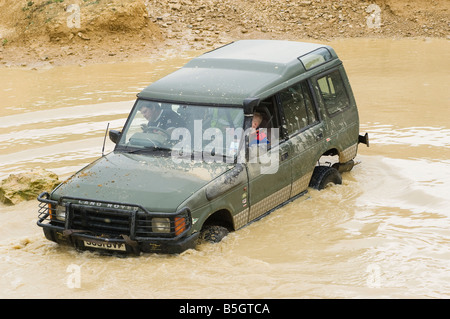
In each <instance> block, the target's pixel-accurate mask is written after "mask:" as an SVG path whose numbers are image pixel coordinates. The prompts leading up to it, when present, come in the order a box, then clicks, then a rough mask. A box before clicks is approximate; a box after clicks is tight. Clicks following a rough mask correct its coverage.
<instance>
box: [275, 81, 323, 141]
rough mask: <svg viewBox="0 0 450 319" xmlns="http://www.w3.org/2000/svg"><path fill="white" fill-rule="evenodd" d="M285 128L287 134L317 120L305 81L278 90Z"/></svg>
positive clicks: (293, 132)
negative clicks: (280, 90)
mask: <svg viewBox="0 0 450 319" xmlns="http://www.w3.org/2000/svg"><path fill="white" fill-rule="evenodd" d="M280 100H281V105H282V107H283V113H284V120H285V123H284V124H285V128H286V129H287V132H288V134H289V135H292V134H295V133H296V132H298V131H301V130H302V129H304V128H305V127H308V126H310V125H312V124H314V123H316V122H318V116H317V113H316V109H315V107H314V104H313V100H312V98H311V91H310V89H309V86H308V83H307V82H300V83H297V84H295V85H293V86H291V87H290V88H288V89H286V90H284V91H282V92H280Z"/></svg>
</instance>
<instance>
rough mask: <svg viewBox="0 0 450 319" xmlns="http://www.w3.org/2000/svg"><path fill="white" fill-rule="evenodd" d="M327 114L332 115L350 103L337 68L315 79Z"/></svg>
mask: <svg viewBox="0 0 450 319" xmlns="http://www.w3.org/2000/svg"><path fill="white" fill-rule="evenodd" d="M317 84H318V85H319V90H320V94H321V96H322V99H323V102H324V104H325V108H326V109H327V112H328V114H330V115H333V114H335V113H337V112H339V111H342V110H343V109H345V108H346V107H347V106H349V105H350V102H349V99H348V95H347V91H346V90H345V86H344V83H343V81H342V77H341V74H340V73H339V71H338V70H336V71H333V72H331V73H330V74H327V75H326V76H324V77H321V78H319V79H318V80H317Z"/></svg>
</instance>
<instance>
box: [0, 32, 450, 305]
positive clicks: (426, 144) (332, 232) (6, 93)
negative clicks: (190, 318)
mask: <svg viewBox="0 0 450 319" xmlns="http://www.w3.org/2000/svg"><path fill="white" fill-rule="evenodd" d="M331 45H332V46H334V47H335V49H336V50H337V52H338V54H340V56H341V58H342V60H343V61H344V64H345V66H346V68H347V70H348V73H349V77H350V81H351V83H352V87H353V90H354V92H355V95H356V98H357V102H358V105H359V111H360V117H361V131H362V132H369V135H370V142H371V146H370V148H366V147H365V146H361V147H360V149H359V155H358V158H357V160H358V161H359V162H361V163H360V164H359V165H357V166H355V168H354V169H353V170H352V171H351V172H349V173H344V176H343V180H344V183H343V185H339V186H335V187H333V188H331V189H327V190H325V191H321V192H318V191H312V190H311V191H310V192H309V194H308V195H307V196H304V197H302V198H300V199H298V200H296V201H294V202H292V203H290V204H289V205H286V206H285V207H283V208H281V209H279V210H277V211H275V212H273V213H272V214H270V215H269V216H267V217H265V218H264V219H262V220H260V221H258V222H255V223H253V224H251V225H249V226H248V227H245V228H243V229H241V230H239V231H238V232H235V233H232V234H230V235H229V236H228V237H227V238H226V239H225V240H224V241H223V242H221V243H219V244H217V245H204V246H201V247H199V248H198V249H196V250H190V251H187V252H185V253H183V254H181V255H179V256H166V255H143V256H140V257H132V258H110V257H105V256H100V255H97V254H94V253H89V252H83V253H80V252H76V251H74V250H73V249H71V248H65V247H61V246H57V245H56V244H54V243H52V242H49V241H47V240H46V239H44V237H43V234H42V230H41V229H40V228H38V227H36V215H37V214H36V206H37V203H35V202H27V203H22V204H19V205H17V206H15V207H6V206H1V207H0V209H1V213H0V214H1V216H2V220H3V221H4V222H2V223H1V224H0V232H1V233H2V238H1V240H0V272H2V274H3V275H2V277H1V278H0V286H1V287H2V289H1V292H0V296H1V297H3V298H17V297H19V298H20V297H26V298H34V297H40V298H47V297H53V298H54V297H59V298H88V297H91V298H92V297H102V298H211V297H214V298H267V297H268V298H340V297H346V298H386V297H388V298H407V297H419V298H420V297H425V298H448V297H450V276H449V273H450V266H449V265H450V211H449V209H448V207H449V204H450V200H449V199H448V193H449V187H448V185H450V174H449V172H450V160H449V158H450V151H449V149H450V147H449V146H450V126H449V124H450V123H449V122H448V119H449V118H450V110H449V108H448V105H449V101H450V96H449V94H450V93H449V91H448V88H447V86H448V82H449V80H450V79H449V74H450V69H449V64H448V63H449V62H448V61H450V56H449V54H450V50H449V42H448V41H445V40H427V41H422V40H375V39H369V40H365V39H356V40H338V41H334V42H332V43H331ZM185 61H186V59H185V58H174V59H168V60H162V61H159V62H158V63H153V64H152V63H150V62H138V63H122V64H114V65H108V66H101V65H99V66H85V67H76V68H75V67H62V68H54V69H50V70H39V71H32V70H29V71H26V70H13V69H11V70H2V72H3V71H5V72H7V74H8V78H9V79H11V81H6V82H7V83H2V88H3V89H0V128H1V130H0V179H1V178H4V177H5V176H7V175H8V174H11V173H14V172H18V171H26V170H28V169H32V168H35V167H41V168H47V169H49V170H52V171H54V172H56V173H58V174H63V175H64V174H69V173H71V172H73V171H76V170H78V169H79V168H81V167H82V166H83V165H85V164H87V163H89V162H90V161H92V160H93V159H95V158H97V157H99V156H100V154H101V148H102V143H103V137H104V134H105V129H106V125H107V123H110V127H111V128H115V129H120V128H121V126H122V125H123V124H124V121H125V118H126V116H127V114H128V112H129V110H130V109H131V107H132V104H133V101H132V100H133V99H134V97H135V94H136V93H137V92H138V91H139V90H140V88H142V87H144V86H145V85H146V84H148V83H149V82H151V81H153V80H155V79H156V78H158V77H159V76H162V75H164V74H167V73H169V72H170V71H172V70H174V69H175V68H177V67H179V66H181V65H182V64H184V62H185ZM412 66H413V67H412ZM143 70H145V71H143ZM147 72H148V73H147ZM3 79H4V78H3V77H2V81H3ZM33 82H35V83H36V86H33V85H32V83H33ZM3 84H4V85H3ZM25 88H27V89H25ZM112 147H113V145H112V143H111V142H110V141H107V145H106V150H107V151H109V150H111V149H112ZM71 265H75V266H77V267H79V269H80V274H81V283H80V287H79V288H71V286H70V283H68V280H69V279H70V276H69V275H70V268H68V267H69V266H71ZM68 269H69V271H68ZM55 270H57V271H55Z"/></svg>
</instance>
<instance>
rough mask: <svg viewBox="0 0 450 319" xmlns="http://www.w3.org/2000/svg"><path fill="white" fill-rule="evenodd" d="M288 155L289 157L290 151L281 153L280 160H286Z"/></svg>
mask: <svg viewBox="0 0 450 319" xmlns="http://www.w3.org/2000/svg"><path fill="white" fill-rule="evenodd" d="M288 157H289V153H288V152H286V153H283V154H281V158H280V160H281V161H284V160H285V159H287V158H288Z"/></svg>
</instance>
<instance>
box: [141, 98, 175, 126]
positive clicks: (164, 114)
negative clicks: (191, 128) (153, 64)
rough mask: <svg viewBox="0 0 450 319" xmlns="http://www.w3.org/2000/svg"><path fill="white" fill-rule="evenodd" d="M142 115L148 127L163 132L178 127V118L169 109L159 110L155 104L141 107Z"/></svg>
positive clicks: (159, 107) (151, 103)
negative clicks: (156, 128) (159, 129)
mask: <svg viewBox="0 0 450 319" xmlns="http://www.w3.org/2000/svg"><path fill="white" fill-rule="evenodd" d="M140 111H141V113H142V115H143V116H144V117H145V118H146V119H147V120H148V127H158V128H161V129H163V130H168V129H170V128H176V127H179V126H180V124H181V118H180V116H179V115H178V114H177V113H176V112H174V111H173V110H172V109H171V108H161V106H160V105H159V103H157V102H148V103H146V104H145V105H143V106H141V108H140Z"/></svg>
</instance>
